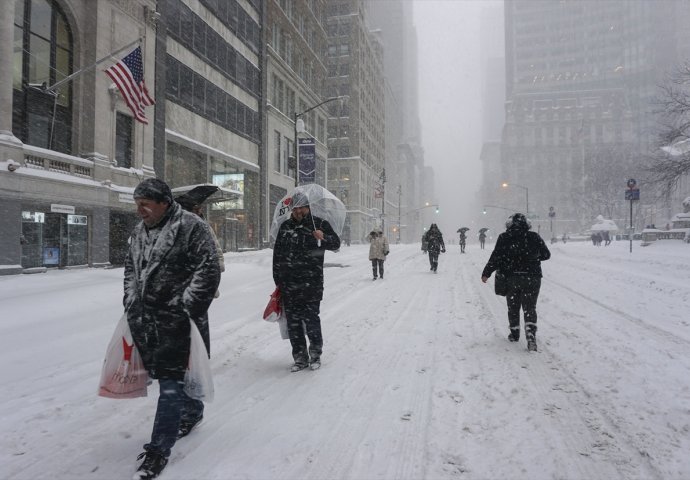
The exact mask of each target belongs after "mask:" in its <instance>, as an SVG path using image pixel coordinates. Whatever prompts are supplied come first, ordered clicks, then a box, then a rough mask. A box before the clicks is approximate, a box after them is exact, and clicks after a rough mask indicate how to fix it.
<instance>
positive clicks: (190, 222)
mask: <svg viewBox="0 0 690 480" xmlns="http://www.w3.org/2000/svg"><path fill="white" fill-rule="evenodd" d="M156 228H157V229H160V232H159V233H158V238H157V240H156V242H155V245H154V247H153V250H152V252H151V256H150V259H149V260H148V261H147V259H145V258H144V255H145V254H144V252H145V246H146V239H147V235H148V234H147V229H146V227H145V225H144V223H143V222H140V223H139V224H138V225H137V226H136V227H135V229H134V232H133V233H132V236H131V238H130V247H129V252H128V254H127V259H126V261H125V278H124V299H123V303H124V307H125V311H126V312H127V322H128V323H129V328H130V330H131V331H132V337H133V338H134V342H135V343H136V345H137V349H138V350H139V352H140V354H141V358H142V360H143V361H144V366H145V367H146V370H148V372H149V375H150V376H151V377H152V378H158V379H173V380H182V379H183V378H184V374H185V370H186V369H187V364H188V361H189V347H190V323H189V322H190V320H191V321H193V322H194V323H195V324H196V326H197V327H198V328H199V332H200V333H201V336H202V337H203V339H204V343H205V344H206V350H207V351H208V352H210V338H209V328H208V317H207V311H208V307H209V305H210V304H211V301H212V300H213V295H214V293H215V292H216V290H217V289H218V282H219V281H220V267H219V263H218V255H217V251H216V246H215V245H214V242H213V237H212V236H211V234H210V232H209V230H210V227H209V226H208V225H207V224H206V223H205V222H204V220H202V219H201V218H199V217H198V216H196V215H195V214H193V213H189V212H186V211H184V210H183V209H182V208H181V207H180V206H179V205H177V204H175V203H174V204H172V205H171V206H170V208H169V209H168V211H167V213H166V214H165V216H164V218H163V219H162V220H161V222H160V224H159V225H157V226H156Z"/></svg>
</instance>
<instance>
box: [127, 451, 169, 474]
mask: <svg viewBox="0 0 690 480" xmlns="http://www.w3.org/2000/svg"><path fill="white" fill-rule="evenodd" d="M144 457H146V458H144ZM142 458H144V462H143V463H142V464H141V465H140V466H139V468H137V471H136V473H135V474H134V476H133V477H132V479H133V480H144V479H148V478H156V477H157V476H158V475H160V474H161V472H162V471H163V469H164V468H165V466H166V465H167V464H168V459H167V458H165V457H164V456H163V455H161V454H159V453H155V452H142V453H140V454H139V456H138V457H137V460H141V459H142Z"/></svg>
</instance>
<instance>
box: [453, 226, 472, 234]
mask: <svg viewBox="0 0 690 480" xmlns="http://www.w3.org/2000/svg"><path fill="white" fill-rule="evenodd" d="M467 230H469V228H467V227H461V228H458V231H457V232H456V233H465V232H466V231H467Z"/></svg>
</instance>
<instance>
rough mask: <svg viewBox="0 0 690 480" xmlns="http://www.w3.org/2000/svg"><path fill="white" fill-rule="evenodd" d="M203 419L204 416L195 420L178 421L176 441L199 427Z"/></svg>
mask: <svg viewBox="0 0 690 480" xmlns="http://www.w3.org/2000/svg"><path fill="white" fill-rule="evenodd" d="M203 419H204V416H203V415H202V416H201V417H199V418H198V419H196V420H184V419H183V420H180V429H179V430H178V431H177V439H178V440H179V439H180V438H182V437H186V436H187V435H189V432H191V431H192V430H193V429H194V427H196V426H197V425H199V424H200V423H201V421H202V420H203Z"/></svg>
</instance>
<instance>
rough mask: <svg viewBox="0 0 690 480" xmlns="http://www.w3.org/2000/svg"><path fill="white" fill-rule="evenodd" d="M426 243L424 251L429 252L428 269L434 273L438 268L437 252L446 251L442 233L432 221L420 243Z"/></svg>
mask: <svg viewBox="0 0 690 480" xmlns="http://www.w3.org/2000/svg"><path fill="white" fill-rule="evenodd" d="M424 244H426V251H427V252H429V264H430V265H431V268H430V270H431V271H432V272H434V273H436V270H437V269H438V255H439V253H446V244H445V243H444V242H443V234H442V233H441V230H439V229H438V225H436V224H435V223H432V224H431V226H430V227H429V230H427V232H426V233H425V234H424V236H423V237H422V245H424Z"/></svg>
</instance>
